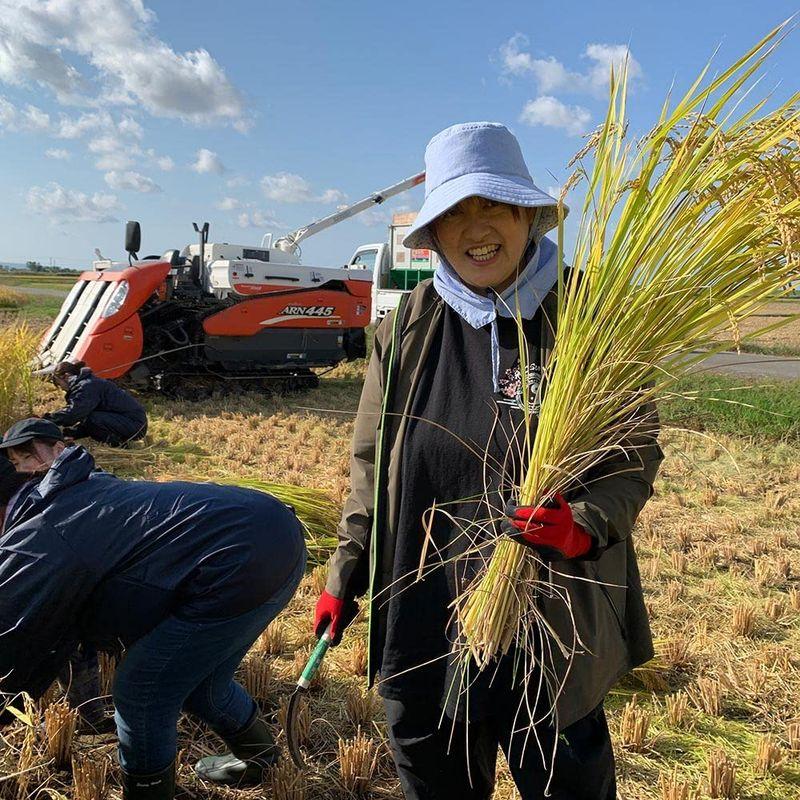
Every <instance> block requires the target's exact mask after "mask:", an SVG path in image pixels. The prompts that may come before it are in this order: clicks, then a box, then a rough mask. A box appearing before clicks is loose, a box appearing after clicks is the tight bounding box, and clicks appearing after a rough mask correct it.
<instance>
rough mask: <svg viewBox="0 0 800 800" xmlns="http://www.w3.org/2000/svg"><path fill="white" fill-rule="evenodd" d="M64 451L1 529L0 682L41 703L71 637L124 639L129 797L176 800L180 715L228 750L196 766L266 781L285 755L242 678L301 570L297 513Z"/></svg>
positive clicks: (110, 642) (119, 686)
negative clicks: (239, 672)
mask: <svg viewBox="0 0 800 800" xmlns="http://www.w3.org/2000/svg"><path fill="white" fill-rule="evenodd" d="M2 447H3V445H2V444H0V448H2ZM57 449H59V451H60V452H59V453H58V455H57V457H56V458H55V460H54V461H53V463H52V466H51V467H50V468H49V469H48V470H47V472H46V473H45V474H44V475H43V476H42V477H39V478H38V479H37V481H36V482H32V483H33V485H32V486H28V485H26V486H24V487H23V488H22V491H21V492H19V493H18V496H17V498H15V502H14V503H13V507H12V508H11V509H10V512H9V513H8V514H7V518H6V526H5V531H4V533H3V535H2V538H0V586H2V587H3V602H2V604H0V676H3V678H2V686H1V687H0V688H2V690H3V691H4V692H5V693H6V696H7V697H8V698H11V697H13V696H15V695H17V694H18V693H20V692H28V693H29V694H31V695H32V696H34V697H38V696H40V695H41V694H42V693H43V692H44V691H45V690H46V689H47V687H48V686H49V685H50V683H51V682H52V681H53V679H54V678H55V677H56V675H57V674H58V672H59V670H60V669H61V668H62V667H63V666H64V664H65V663H66V661H67V659H68V658H69V656H70V655H71V654H72V653H74V651H75V648H76V645H77V643H78V642H82V643H84V644H85V645H87V646H89V647H95V648H97V649H104V648H106V647H109V646H115V645H117V644H118V643H120V642H121V643H122V644H123V645H125V647H126V655H125V658H124V659H123V661H122V662H121V664H120V665H119V667H118V669H117V673H116V677H115V681H114V687H113V700H114V706H115V708H116V714H115V718H116V723H117V733H118V736H119V760H120V765H121V767H122V770H123V789H124V791H123V797H125V798H128V800H162V799H163V800H169V798H172V797H173V796H174V791H175V754H176V739H177V730H176V729H177V722H178V716H179V714H180V712H181V710H183V711H186V712H188V713H190V714H193V715H195V716H197V717H199V718H200V719H201V720H203V721H204V722H206V723H207V724H208V725H209V726H210V727H211V728H212V730H214V731H215V732H216V733H217V734H218V735H219V736H220V737H221V738H222V739H223V740H224V741H225V743H226V744H227V745H228V748H229V749H230V753H228V754H226V755H225V756H222V757H210V758H207V759H202V760H201V761H200V762H198V764H197V767H196V769H197V771H198V773H199V774H200V775H201V776H202V777H204V778H206V779H208V780H211V781H215V782H220V783H227V784H238V785H246V784H251V783H258V782H260V780H261V777H262V772H263V769H264V768H265V767H267V766H269V765H271V764H272V763H274V762H275V761H276V760H277V748H276V746H275V743H274V741H273V738H272V736H271V734H270V731H269V729H268V727H267V725H266V723H265V722H264V721H263V720H262V719H261V717H260V716H259V714H258V709H257V706H256V704H255V702H254V701H253V699H252V698H251V697H250V695H248V694H247V692H246V691H245V690H244V689H243V688H242V687H241V686H240V685H239V684H238V683H236V682H235V681H234V680H233V675H234V672H235V670H236V668H237V667H238V666H239V664H240V663H241V661H242V659H243V658H244V656H245V654H246V653H247V651H248V650H249V648H250V646H251V645H252V644H253V642H254V641H255V640H256V639H257V638H258V636H259V634H260V633H261V632H262V631H263V630H264V628H265V627H266V626H267V625H268V624H269V622H270V621H271V620H272V619H273V618H274V617H275V616H276V615H277V614H278V612H279V611H280V610H281V609H282V608H284V606H285V605H286V604H287V603H288V602H289V600H290V599H291V597H292V595H293V594H294V592H295V589H296V588H297V585H298V583H299V582H300V578H301V577H302V574H303V570H304V567H305V557H306V553H305V546H304V543H303V535H302V529H301V526H300V523H299V522H298V520H297V518H296V517H295V515H294V513H293V512H292V511H291V510H290V509H289V508H288V507H287V506H285V505H284V504H283V503H281V502H279V501H278V500H277V499H275V498H274V497H271V496H270V495H267V494H264V493H262V492H257V491H253V490H247V489H241V488H238V487H230V486H216V485H213V484H193V483H182V482H172V483H150V482H145V481H126V480H121V479H119V478H115V477H113V476H112V475H109V474H107V473H104V472H98V471H95V467H94V460H93V459H92V457H91V455H90V454H89V453H88V452H87V451H86V450H84V449H83V448H82V447H66V448H63V445H61V446H60V447H59V446H57ZM10 455H11V457H12V459H13V458H14V448H13V445H12V446H11V448H10Z"/></svg>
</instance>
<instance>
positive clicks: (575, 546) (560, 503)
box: [503, 494, 592, 561]
mask: <svg viewBox="0 0 800 800" xmlns="http://www.w3.org/2000/svg"><path fill="white" fill-rule="evenodd" d="M506 514H507V516H508V519H507V521H506V522H505V523H504V525H503V530H504V533H506V534H507V535H508V536H510V537H511V538H512V539H514V540H515V541H518V542H520V544H525V545H528V546H529V547H533V548H535V549H536V550H537V551H538V553H539V555H541V557H542V558H543V559H545V560H546V561H563V560H565V559H567V558H578V557H579V556H583V555H586V553H588V552H589V550H591V549H592V537H591V536H590V535H589V534H588V533H586V531H585V530H584V529H583V528H582V527H581V526H580V525H578V523H577V522H575V520H574V519H573V517H572V509H571V508H570V507H569V503H568V502H567V501H566V500H565V499H564V498H563V497H562V496H561V495H560V494H557V495H556V496H555V497H554V498H553V500H552V501H550V502H548V503H547V504H546V505H542V506H515V505H509V506H508V507H507V508H506Z"/></svg>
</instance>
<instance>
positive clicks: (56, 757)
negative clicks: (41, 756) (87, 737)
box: [44, 700, 78, 769]
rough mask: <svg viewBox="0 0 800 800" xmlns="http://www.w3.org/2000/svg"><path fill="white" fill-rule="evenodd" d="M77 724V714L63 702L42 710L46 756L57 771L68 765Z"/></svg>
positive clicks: (60, 701)
mask: <svg viewBox="0 0 800 800" xmlns="http://www.w3.org/2000/svg"><path fill="white" fill-rule="evenodd" d="M77 722H78V712H77V711H75V710H74V709H72V708H70V707H69V704H68V703H67V702H66V701H64V700H59V701H58V702H57V703H52V704H51V705H49V706H48V707H47V708H46V709H45V710H44V730H45V741H46V742H47V754H48V755H49V756H50V758H52V759H53V763H54V764H55V766H56V768H58V769H61V768H62V767H66V766H67V765H68V764H69V760H70V753H71V752H72V739H73V737H74V736H75V726H76V724H77Z"/></svg>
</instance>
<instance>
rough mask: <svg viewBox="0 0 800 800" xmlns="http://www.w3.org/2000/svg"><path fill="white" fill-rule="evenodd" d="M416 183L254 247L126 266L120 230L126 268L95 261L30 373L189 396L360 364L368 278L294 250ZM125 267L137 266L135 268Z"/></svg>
mask: <svg viewBox="0 0 800 800" xmlns="http://www.w3.org/2000/svg"><path fill="white" fill-rule="evenodd" d="M424 180H425V173H424V172H423V173H420V174H419V175H415V176H413V177H411V178H408V179H406V180H404V181H401V182H400V183H397V184H395V185H393V186H390V187H388V188H386V189H384V190H382V191H380V192H377V193H376V194H373V195H371V196H369V197H367V198H365V199H363V200H361V201H359V202H357V203H354V204H353V205H350V206H347V207H346V208H343V209H340V210H339V211H336V212H335V213H333V214H331V215H329V216H327V217H324V218H323V219H320V220H317V221H316V222H312V223H311V224H310V225H307V226H305V227H303V228H299V229H298V230H296V231H293V232H292V233H290V234H288V235H286V236H283V237H281V238H280V239H278V240H277V241H276V242H275V243H274V244H273V242H272V234H267V235H266V236H264V238H263V240H262V242H261V246H260V247H250V246H247V245H234V244H226V243H223V244H215V243H212V242H209V241H208V229H209V226H208V223H207V222H206V223H204V224H203V226H202V228H199V227H198V226H197V224H195V225H194V229H195V231H197V232H198V234H199V241H198V243H197V244H192V245H188V246H186V247H185V248H184V249H183V250H182V251H178V250H167V252H166V253H164V255H163V256H147V257H145V258H144V259H142V261H138V260H137V256H136V253H137V252H138V251H139V248H140V241H141V232H140V228H139V223H138V222H129V223H128V227H127V230H126V237H125V250H126V251H127V253H128V263H127V264H124V263H123V264H120V263H115V262H112V261H95V262H94V265H93V266H94V269H93V270H92V271H91V272H84V273H82V274H81V276H80V278H79V279H78V282H77V283H76V284H75V286H73V288H72V290H71V291H70V293H69V294H68V296H67V298H66V299H65V300H64V303H63V305H62V307H61V310H60V311H59V312H58V315H57V316H56V318H55V320H54V322H53V324H52V325H51V327H50V329H49V330H48V331H47V333H46V334H45V336H44V338H43V340H42V343H41V346H40V350H39V354H38V364H37V366H38V368H39V372H40V374H43V373H44V374H46V373H47V372H49V371H50V370H52V368H53V367H54V366H55V364H57V363H58V362H59V361H64V360H72V361H77V360H81V361H85V362H86V364H87V365H88V366H89V367H91V368H92V369H93V370H94V371H95V372H96V373H97V374H98V375H100V376H101V377H104V378H123V377H128V378H129V379H131V380H132V381H134V382H135V383H136V384H138V385H139V386H142V387H144V386H148V385H149V386H153V387H155V388H156V389H158V390H160V391H162V392H164V393H166V394H172V395H177V394H181V395H183V396H188V397H191V396H197V395H198V394H199V395H202V394H203V393H208V392H209V391H210V390H211V389H212V388H213V387H214V386H215V385H218V384H219V383H220V382H225V381H233V382H237V383H238V382H240V381H245V380H246V381H250V382H253V383H255V384H257V385H258V384H261V385H266V386H272V387H276V388H280V389H283V390H297V389H303V388H310V387H313V386H315V385H316V384H317V381H318V377H317V374H316V373H315V372H313V371H312V369H313V368H325V367H329V368H332V367H334V366H335V365H336V364H338V363H339V362H341V361H343V360H345V359H346V360H351V359H355V358H363V357H364V355H365V353H366V337H365V332H364V329H365V328H366V327H367V325H369V324H370V321H371V320H372V319H373V311H372V299H373V286H372V281H373V271H372V270H371V269H368V268H365V267H366V265H364V266H359V265H357V264H353V265H347V266H346V267H344V268H341V269H337V268H334V267H310V266H304V265H302V264H301V263H300V248H299V244H300V242H301V241H302V240H304V239H306V238H308V237H309V236H311V235H313V234H315V233H319V232H320V231H322V230H325V229H326V228H329V227H331V226H332V225H336V224H337V223H339V222H342V221H344V220H346V219H349V218H350V217H352V216H354V215H356V214H358V213H360V212H361V211H364V210H365V209H367V208H371V207H372V206H375V205H378V204H380V203H383V202H384V201H385V200H387V199H389V198H390V197H393V196H394V195H397V194H400V193H401V192H404V191H406V190H407V189H410V188H412V187H414V186H417V185H419V184H420V183H422V182H423V181H424ZM134 261H136V262H137V263H134Z"/></svg>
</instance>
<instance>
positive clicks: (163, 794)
mask: <svg viewBox="0 0 800 800" xmlns="http://www.w3.org/2000/svg"><path fill="white" fill-rule="evenodd" d="M174 797H175V762H174V761H173V762H172V763H171V764H170V765H169V766H168V767H167V768H166V769H165V770H162V771H161V772H154V773H153V774H152V775H129V774H128V773H127V772H125V770H122V799H123V800H173V798H174Z"/></svg>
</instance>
